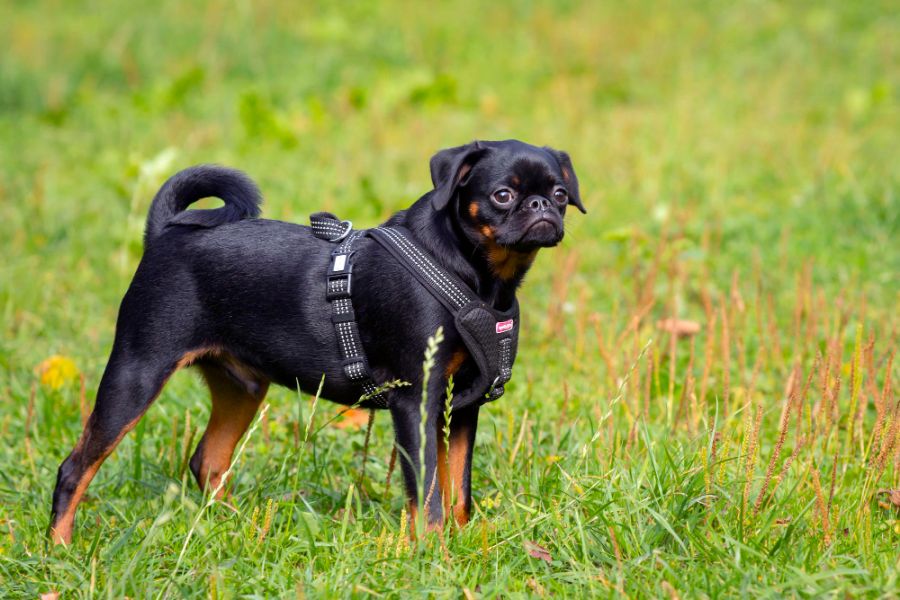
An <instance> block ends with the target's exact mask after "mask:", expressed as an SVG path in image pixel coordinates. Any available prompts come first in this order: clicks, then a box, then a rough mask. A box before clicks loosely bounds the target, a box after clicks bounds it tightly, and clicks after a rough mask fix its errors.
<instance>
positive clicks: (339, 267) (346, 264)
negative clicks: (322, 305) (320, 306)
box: [325, 250, 353, 302]
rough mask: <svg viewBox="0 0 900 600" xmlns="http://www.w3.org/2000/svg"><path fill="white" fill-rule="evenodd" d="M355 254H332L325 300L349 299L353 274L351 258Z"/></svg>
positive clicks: (336, 251) (336, 252) (340, 252)
mask: <svg viewBox="0 0 900 600" xmlns="http://www.w3.org/2000/svg"><path fill="white" fill-rule="evenodd" d="M352 257H353V252H346V251H344V252H342V251H340V250H335V251H334V252H332V253H331V264H330V266H329V267H328V277H327V285H326V287H325V298H326V299H327V300H328V301H329V302H330V301H332V300H339V299H341V298H349V297H350V290H351V282H352V280H353V279H352V277H351V276H352V274H353V263H352V262H351V260H350V259H351V258H352Z"/></svg>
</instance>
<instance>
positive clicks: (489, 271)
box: [51, 140, 584, 542]
mask: <svg viewBox="0 0 900 600" xmlns="http://www.w3.org/2000/svg"><path fill="white" fill-rule="evenodd" d="M431 174H432V179H433V183H434V189H433V190H432V191H430V192H428V193H427V194H425V195H424V196H422V197H421V198H420V199H419V200H417V201H416V202H415V203H414V204H413V205H412V206H410V207H409V208H408V209H406V210H403V211H400V212H398V213H397V214H395V215H394V216H392V217H391V218H390V219H389V220H388V221H387V224H389V225H402V226H404V227H406V228H407V229H409V230H410V231H411V232H412V235H413V236H414V237H415V238H416V240H417V241H418V242H419V243H420V244H421V245H422V246H424V247H425V248H426V249H427V250H428V251H429V252H430V253H431V255H432V256H433V257H434V258H435V259H436V260H437V261H438V262H439V263H440V264H441V265H442V266H443V267H444V268H445V269H448V270H450V271H452V272H453V273H455V274H456V275H458V276H459V277H460V278H461V279H462V280H463V281H465V282H466V283H467V284H468V285H469V286H471V288H472V289H473V290H474V291H475V292H476V293H477V294H478V296H479V297H480V298H481V299H482V300H484V301H486V302H488V303H490V304H491V305H493V306H495V307H496V308H498V309H501V310H503V309H506V308H508V307H509V306H510V305H511V304H512V301H513V299H514V297H515V291H516V289H517V287H518V286H519V285H520V284H521V282H522V279H523V278H524V276H525V273H526V271H527V270H528V267H529V266H530V265H531V262H532V260H533V258H534V254H535V253H536V251H537V250H538V249H539V248H541V247H550V246H554V245H556V244H558V243H559V242H560V241H561V240H562V237H563V216H564V214H565V210H566V206H567V205H568V204H573V205H575V206H576V207H577V208H579V209H580V210H582V211H583V210H584V208H583V205H582V203H581V197H580V194H579V190H578V182H577V179H576V177H575V173H574V170H573V169H572V165H571V161H570V159H569V157H568V155H566V154H565V153H562V152H558V151H555V150H552V149H549V148H539V147H535V146H531V145H528V144H524V143H522V142H518V141H514V140H509V141H504V142H473V143H471V144H467V145H465V146H459V147H456V148H451V149H448V150H444V151H442V152H440V153H438V154H437V155H435V157H434V158H432V160H431ZM560 189H563V190H564V191H565V193H566V196H565V198H563V197H562V196H561V195H560V192H559V190H560ZM502 190H508V191H509V192H510V198H511V199H510V201H509V203H508V205H506V204H503V203H502V202H499V200H505V199H506V195H504V192H503V191H502ZM204 197H218V198H221V199H222V200H223V201H224V206H222V207H221V208H217V209H213V210H190V211H188V210H185V209H186V208H187V207H188V206H189V205H190V204H192V203H193V202H195V201H197V200H199V199H201V198H204ZM260 201H261V198H260V194H259V191H258V190H257V188H256V186H255V184H254V183H253V182H252V181H251V180H250V179H249V178H248V177H247V176H245V175H244V174H242V173H240V172H239V171H235V170H232V169H227V168H224V167H217V166H199V167H193V168H190V169H187V170H185V171H182V172H180V173H178V174H177V175H175V176H173V177H172V178H171V179H169V180H168V181H167V182H166V183H165V184H164V185H163V187H162V188H161V189H160V191H159V193H158V194H157V195H156V197H155V198H154V200H153V204H152V206H151V208H150V211H149V215H148V219H147V229H146V234H145V251H144V257H143V258H142V260H141V262H140V265H139V266H138V269H137V272H136V273H135V276H134V279H133V281H132V283H131V286H130V287H129V289H128V291H127V293H126V294H125V297H124V299H123V300H122V304H121V307H120V310H119V317H118V322H117V328H116V337H115V341H114V344H113V349H112V353H111V356H110V359H109V363H108V365H107V368H106V371H105V373H104V375H103V378H102V381H101V384H100V388H99V390H98V393H97V400H96V404H95V407H94V411H93V413H92V415H91V417H90V419H89V421H88V423H87V425H86V427H85V431H84V433H83V434H82V438H81V440H80V441H79V442H78V445H77V446H76V447H75V449H74V450H73V452H72V454H71V455H70V456H69V457H68V458H67V459H66V460H65V461H64V462H63V464H62V465H61V466H60V469H59V473H58V477H57V486H56V490H55V491H54V496H53V513H52V515H53V516H52V522H51V532H52V534H53V537H54V539H55V540H56V541H61V542H68V541H69V539H70V538H71V532H72V522H73V520H74V512H75V507H76V506H77V503H78V501H79V500H80V499H81V496H82V495H83V493H84V489H85V488H86V487H87V484H88V483H89V482H90V479H91V478H92V477H93V474H94V473H95V472H96V470H97V469H98V468H99V466H100V464H101V463H102V461H103V459H105V458H106V456H108V454H109V453H110V452H112V450H113V448H114V447H115V445H116V444H117V443H118V441H119V440H120V439H121V437H122V436H123V435H124V434H125V433H127V431H129V430H130V429H131V428H132V427H134V425H135V424H136V423H137V421H138V420H139V419H140V417H141V416H142V415H143V413H144V412H145V411H146V410H147V408H148V407H149V406H150V404H151V403H152V402H153V400H154V399H155V398H156V397H157V395H158V394H159V392H160V390H161V389H162V387H163V386H164V384H165V382H166V380H167V379H168V378H169V376H170V375H171V374H172V373H173V372H174V371H175V370H177V369H178V368H180V367H183V366H187V365H190V364H194V365H197V366H198V367H200V368H201V370H202V371H203V373H204V376H205V377H206V380H207V382H208V383H209V385H210V389H211V391H212V397H213V415H212V417H211V419H210V424H209V425H208V428H207V432H206V434H204V437H203V439H202V440H201V442H200V445H199V446H198V448H197V452H196V453H195V455H194V458H193V459H192V460H191V468H192V471H193V472H194V475H195V477H196V478H197V480H198V483H199V484H200V485H201V486H205V485H210V486H212V487H215V486H214V484H215V483H216V482H217V478H218V477H220V476H221V473H222V472H223V471H224V469H222V468H221V467H222V464H224V462H225V459H226V458H227V459H228V460H230V457H231V453H232V451H233V449H234V447H233V444H234V443H236V439H234V440H233V438H235V435H236V436H237V438H238V439H239V438H240V435H241V434H243V432H244V430H245V429H246V426H247V425H249V419H251V418H252V415H253V414H254V413H255V410H256V407H257V406H258V404H259V402H260V401H261V400H262V396H263V395H264V394H265V390H266V386H267V385H268V382H269V381H272V382H275V383H278V384H280V385H284V386H287V387H290V388H295V387H297V385H298V384H299V387H300V389H302V390H303V391H305V392H307V393H314V392H315V391H316V388H317V387H318V385H319V382H320V380H321V379H322V376H323V375H324V390H323V396H324V397H325V398H328V399H330V400H333V401H335V402H339V403H342V404H345V405H352V404H354V403H355V402H357V400H358V398H359V390H358V388H357V387H356V386H355V385H353V384H352V383H350V382H348V381H347V380H346V379H345V378H344V375H343V373H342V369H341V357H340V355H339V348H338V344H337V341H336V339H335V332H334V327H333V326H332V323H331V320H330V316H331V312H330V311H331V308H330V305H329V304H328V303H327V302H326V301H325V299H324V273H325V272H326V269H327V267H328V263H329V257H330V252H331V250H332V249H333V246H332V245H331V244H329V243H328V242H326V241H324V240H321V239H318V238H316V237H315V236H313V235H312V234H311V232H310V229H309V228H308V227H306V226H302V225H296V224H293V223H285V222H280V221H272V220H263V219H257V218H255V217H257V216H258V214H259V204H260ZM353 286H354V287H353V305H354V308H355V310H356V314H357V320H358V324H359V330H360V335H361V339H362V342H363V346H364V348H365V353H366V355H367V357H368V360H369V363H370V367H371V370H372V374H373V377H374V379H375V381H376V382H384V381H390V380H394V379H400V380H403V381H408V382H410V383H411V384H412V385H410V386H409V387H401V388H397V389H394V390H391V391H390V393H389V403H390V412H391V415H392V418H393V421H394V426H395V432H396V436H397V445H398V446H399V447H400V449H401V450H402V452H401V456H402V457H403V458H402V459H401V465H402V467H403V473H404V479H405V483H406V489H407V493H408V495H409V499H410V502H411V503H412V504H414V502H415V499H416V489H417V486H416V473H418V472H419V465H418V464H417V462H418V456H419V451H418V449H419V446H420V444H421V440H419V420H420V416H419V414H420V413H419V410H420V399H421V392H422V390H421V385H422V359H423V353H424V350H425V345H426V340H427V339H428V337H429V336H430V335H432V334H433V333H434V332H435V331H436V330H437V328H438V327H441V326H442V327H443V328H444V332H445V342H444V343H443V344H442V345H441V347H440V350H439V354H438V357H437V363H436V367H435V370H434V373H432V376H431V377H430V379H429V390H428V406H427V415H428V423H427V427H426V439H425V440H424V442H425V457H426V458H425V463H426V464H425V477H426V485H425V489H426V490H428V489H430V488H434V489H433V490H432V493H431V494H430V495H429V502H428V504H427V506H426V516H427V522H428V523H429V524H430V525H431V526H440V524H441V523H443V521H444V518H445V516H446V512H447V511H448V510H451V508H452V512H453V514H454V516H455V517H456V519H457V521H459V522H464V521H466V520H467V519H468V510H469V507H470V506H471V472H470V471H471V454H472V446H473V444H474V431H475V424H476V421H477V415H478V408H477V407H469V408H466V409H464V410H461V411H459V414H457V413H454V417H453V419H452V421H451V428H452V429H453V433H452V434H451V438H452V439H453V440H457V439H458V440H459V442H458V443H459V447H458V449H457V448H456V447H455V446H454V442H451V447H450V448H449V449H443V451H444V455H446V453H447V452H449V453H450V461H449V464H450V465H451V466H452V465H457V467H454V468H459V469H461V471H460V472H459V473H458V474H453V473H451V475H452V476H453V477H452V478H451V479H449V480H448V481H438V479H439V471H440V470H439V469H438V468H437V462H438V460H439V458H438V457H439V456H440V455H441V452H442V444H441V442H440V438H439V436H438V433H437V432H438V431H439V428H440V414H441V410H440V408H441V406H442V403H443V391H444V389H445V386H446V383H447V377H449V376H450V375H452V376H453V377H454V381H455V386H456V389H458V390H464V389H466V386H467V385H471V383H472V382H473V381H474V379H475V375H476V374H477V371H476V370H475V365H474V363H473V361H472V360H471V358H470V357H468V356H467V355H466V353H465V347H464V345H463V343H462V340H461V338H460V337H459V334H458V333H457V332H456V330H455V328H454V323H453V318H452V315H450V313H449V312H447V311H446V310H445V309H444V308H443V306H441V305H440V304H439V303H438V301H437V300H436V299H435V298H434V297H433V296H432V295H431V294H430V293H429V292H428V291H427V290H425V289H424V288H422V287H421V285H420V284H419V283H417V282H416V281H415V279H414V278H413V277H412V276H411V275H410V273H409V272H408V271H407V270H406V269H405V268H404V267H403V266H402V265H400V264H398V263H397V262H396V261H395V260H393V259H392V258H391V257H390V255H389V254H388V253H387V251H386V250H385V249H384V248H382V247H381V246H380V245H379V244H377V243H375V242H374V241H373V240H371V239H368V238H364V239H362V240H361V241H359V242H357V254H356V256H355V259H354V284H353ZM398 348H402V349H403V351H402V352H398V351H397V349H398ZM232 414H241V415H244V416H243V417H242V418H241V419H237V418H235V419H232V420H229V415H232ZM238 421H239V422H238ZM245 421H246V423H245ZM454 452H459V453H460V454H459V455H458V456H457V457H456V459H454ZM454 461H455V462H454ZM459 465H462V466H459ZM432 482H433V483H432ZM450 486H458V487H459V489H458V490H456V491H455V493H454V495H455V496H456V497H457V498H459V501H458V503H457V505H456V506H453V507H451V506H450V505H449V504H448V503H447V499H448V498H449V497H450V494H449V489H447V488H448V487H450ZM442 498H443V499H444V501H443V502H442Z"/></svg>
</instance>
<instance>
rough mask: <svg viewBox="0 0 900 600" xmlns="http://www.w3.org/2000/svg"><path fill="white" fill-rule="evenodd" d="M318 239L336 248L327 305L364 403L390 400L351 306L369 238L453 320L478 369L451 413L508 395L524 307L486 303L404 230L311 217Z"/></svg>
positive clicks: (346, 365)
mask: <svg viewBox="0 0 900 600" xmlns="http://www.w3.org/2000/svg"><path fill="white" fill-rule="evenodd" d="M310 225H311V226H312V230H313V234H314V235H315V236H316V237H318V238H321V239H324V240H328V241H329V242H332V243H335V244H337V246H335V248H334V250H332V252H331V262H330V263H329V268H328V273H327V274H326V282H325V286H326V287H325V299H326V300H327V301H328V302H330V303H331V308H332V313H331V320H332V322H333V323H334V327H335V331H336V333H337V339H338V346H339V347H340V350H341V355H342V356H343V370H344V375H345V376H346V377H347V378H348V379H349V380H350V381H352V382H354V383H356V384H357V385H359V387H360V389H361V391H362V393H363V397H364V399H365V403H366V404H369V405H373V406H377V407H380V408H387V397H386V394H385V393H384V392H383V391H381V392H379V388H378V386H377V385H376V383H375V381H374V380H373V379H372V374H371V371H370V370H369V363H368V361H367V360H366V355H365V352H364V350H363V346H362V341H361V340H360V337H359V327H358V326H357V324H356V315H355V313H354V312H353V303H352V301H351V282H352V274H353V258H354V253H355V252H356V250H354V249H353V248H354V244H355V243H356V242H357V241H358V240H359V239H360V238H362V237H364V236H369V237H370V238H372V239H373V240H375V241H376V242H377V243H379V244H380V245H381V246H382V247H384V248H385V249H386V250H387V251H388V252H389V253H390V254H391V256H393V257H394V258H395V259H397V262H399V263H400V264H401V265H403V266H404V267H405V268H406V269H407V270H408V271H409V272H410V273H411V274H412V275H413V276H414V277H415V278H416V280H418V282H419V283H421V284H422V285H423V286H424V287H425V289H427V290H428V291H429V292H430V293H431V294H432V295H433V296H434V297H435V298H436V299H437V300H438V301H439V302H440V303H441V304H442V305H443V306H444V308H446V309H447V310H448V311H449V312H450V314H452V315H453V318H454V321H455V323H456V328H457V330H458V331H459V334H460V336H461V337H462V339H463V342H464V343H465V345H466V349H467V350H468V351H469V354H470V355H471V357H472V359H473V360H474V361H475V364H476V365H477V367H478V377H477V378H476V380H475V382H474V383H473V385H472V386H471V388H470V390H469V391H468V392H467V393H464V394H460V395H456V394H454V396H453V404H452V408H454V409H459V408H462V407H464V406H468V405H470V404H472V403H476V402H477V403H479V404H483V403H484V402H490V401H492V400H496V399H497V398H499V397H500V396H502V395H503V392H504V391H505V390H504V386H505V385H506V383H507V382H508V381H509V380H510V378H511V377H512V366H513V363H514V362H515V360H516V349H517V346H518V340H519V304H518V301H516V302H514V304H513V306H512V307H511V308H510V309H509V310H507V311H499V310H496V309H494V308H493V307H491V306H490V305H488V304H487V303H485V302H483V301H482V300H480V299H479V298H478V296H477V295H476V294H475V293H474V292H473V291H472V290H471V289H470V288H469V286H467V285H466V284H465V283H463V282H462V281H461V280H460V279H459V277H457V276H456V275H454V274H453V273H450V272H449V271H447V270H446V269H444V268H443V267H441V266H440V265H439V264H438V262H437V261H436V260H434V259H433V258H432V257H431V255H429V254H428V252H427V251H426V250H425V249H423V248H422V247H421V246H419V244H418V243H417V242H416V241H415V240H414V239H413V237H412V235H411V234H410V233H409V231H407V230H406V228H404V227H376V228H374V229H368V230H361V231H360V230H355V231H354V230H353V225H352V223H350V222H349V221H340V220H339V219H338V218H337V217H335V216H334V215H332V214H331V213H315V214H313V215H311V216H310Z"/></svg>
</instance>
